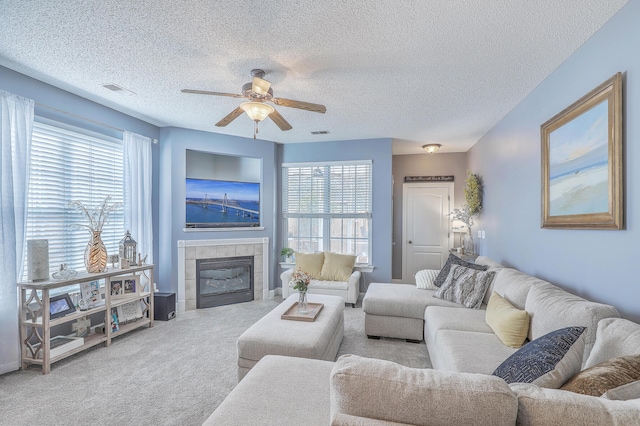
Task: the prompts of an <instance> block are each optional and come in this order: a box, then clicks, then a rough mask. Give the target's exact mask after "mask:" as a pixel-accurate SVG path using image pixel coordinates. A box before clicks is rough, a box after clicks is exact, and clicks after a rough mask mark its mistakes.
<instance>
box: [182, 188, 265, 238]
mask: <svg viewBox="0 0 640 426" xmlns="http://www.w3.org/2000/svg"><path fill="white" fill-rule="evenodd" d="M186 209H187V215H186V227H187V228H234V227H256V226H260V184H259V183H255V182H232V181H224V180H209V179H192V178H187V191H186Z"/></svg>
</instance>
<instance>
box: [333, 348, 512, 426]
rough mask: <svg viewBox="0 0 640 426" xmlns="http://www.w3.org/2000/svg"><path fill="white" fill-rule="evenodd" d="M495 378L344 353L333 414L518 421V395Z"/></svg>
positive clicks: (420, 420) (336, 372)
mask: <svg viewBox="0 0 640 426" xmlns="http://www.w3.org/2000/svg"><path fill="white" fill-rule="evenodd" d="M494 379H496V378H495V377H491V376H486V375H479V374H457V373H451V372H447V371H438V370H433V369H417V368H409V367H405V366H402V365H399V364H396V363H393V362H390V361H383V360H379V359H370V358H362V357H359V356H356V355H343V356H341V357H340V358H339V359H338V361H337V362H336V365H335V367H334V368H333V371H332V372H331V414H332V416H335V415H337V414H338V413H341V414H346V415H349V416H357V417H363V418H371V419H377V420H382V421H387V422H398V423H408V424H413V425H435V424H486V425H513V424H514V423H515V418H516V415H517V413H516V407H517V400H516V397H515V395H514V394H513V392H511V389H510V388H509V386H507V385H506V384H505V383H504V382H503V381H501V380H494ZM362 424H364V422H363V423H362ZM374 424H375V423H374Z"/></svg>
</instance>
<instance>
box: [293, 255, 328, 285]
mask: <svg viewBox="0 0 640 426" xmlns="http://www.w3.org/2000/svg"><path fill="white" fill-rule="evenodd" d="M323 263H324V253H322V252H320V253H298V252H296V269H299V270H302V271H304V272H306V273H307V274H309V275H310V276H311V278H312V279H315V280H317V279H320V274H321V272H322V264H323Z"/></svg>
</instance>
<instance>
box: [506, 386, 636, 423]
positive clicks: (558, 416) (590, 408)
mask: <svg viewBox="0 0 640 426" xmlns="http://www.w3.org/2000/svg"><path fill="white" fill-rule="evenodd" d="M510 386H511V389H512V390H513V391H514V392H515V394H516V395H517V397H518V420H517V422H516V424H518V425H521V426H547V425H598V426H614V425H615V426H623V425H637V424H640V400H632V401H609V400H607V399H604V398H597V397H595V396H587V395H580V394H577V393H573V392H566V391H562V390H559V389H545V388H541V387H538V386H534V385H529V384H523V383H517V384H513V385H510Z"/></svg>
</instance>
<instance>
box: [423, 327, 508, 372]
mask: <svg viewBox="0 0 640 426" xmlns="http://www.w3.org/2000/svg"><path fill="white" fill-rule="evenodd" d="M436 348H437V349H436ZM433 349H435V350H437V351H438V353H437V354H435V355H434V357H433V358H437V360H438V363H437V368H438V369H442V370H447V371H457V372H464V373H479V374H488V375H490V374H491V373H492V372H493V371H494V370H495V369H496V368H497V367H498V366H499V365H500V364H501V363H502V362H503V361H504V360H505V359H507V358H509V356H511V355H512V354H513V353H515V352H516V350H517V349H513V348H510V347H508V346H505V345H503V344H502V342H501V341H500V339H498V337H497V336H496V335H495V334H493V333H483V332H475V331H461V330H440V331H438V332H437V334H436V336H435V348H432V346H429V351H430V352H431V351H433ZM435 365H436V364H435V363H434V366H435Z"/></svg>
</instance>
